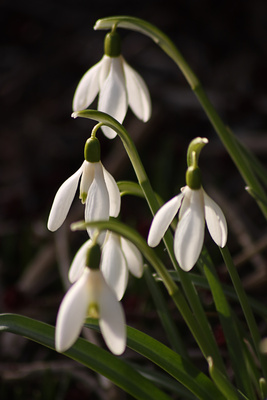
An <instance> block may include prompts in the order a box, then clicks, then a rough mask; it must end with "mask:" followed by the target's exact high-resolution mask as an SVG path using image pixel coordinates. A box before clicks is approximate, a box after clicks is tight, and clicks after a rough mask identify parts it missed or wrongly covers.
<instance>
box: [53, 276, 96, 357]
mask: <svg viewBox="0 0 267 400" xmlns="http://www.w3.org/2000/svg"><path fill="white" fill-rule="evenodd" d="M88 275H89V270H88V269H87V270H86V271H85V272H84V274H83V275H82V277H81V278H80V279H79V280H78V281H77V282H75V283H74V285H73V286H72V287H71V288H70V289H69V291H68V292H67V293H66V295H65V297H64V298H63V300H62V303H61V305H60V308H59V311H58V315H57V322H56V334H55V340H56V350H57V351H59V352H64V351H66V350H68V349H69V348H70V347H71V346H72V345H73V344H74V342H75V341H76V339H77V338H78V336H79V334H80V332H81V329H82V326H83V323H84V320H85V318H86V315H87V309H88V305H89V292H88V288H87V280H88Z"/></svg>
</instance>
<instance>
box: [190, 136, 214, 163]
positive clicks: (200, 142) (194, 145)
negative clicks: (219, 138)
mask: <svg viewBox="0 0 267 400" xmlns="http://www.w3.org/2000/svg"><path fill="white" fill-rule="evenodd" d="M207 143H209V141H208V139H207V138H201V137H197V138H195V139H193V140H192V141H191V142H190V143H189V146H188V150H187V165H188V167H190V166H192V164H193V163H194V162H198V158H199V154H200V152H201V150H202V149H203V147H204V146H205V145H206V144H207ZM193 153H196V160H193Z"/></svg>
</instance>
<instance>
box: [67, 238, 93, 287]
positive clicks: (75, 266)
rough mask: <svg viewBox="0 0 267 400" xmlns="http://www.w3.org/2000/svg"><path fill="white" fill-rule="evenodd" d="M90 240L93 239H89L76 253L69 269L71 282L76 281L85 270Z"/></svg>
mask: <svg viewBox="0 0 267 400" xmlns="http://www.w3.org/2000/svg"><path fill="white" fill-rule="evenodd" d="M90 242H91V239H89V240H87V241H86V242H85V243H84V244H83V245H82V247H80V249H79V250H78V251H77V253H76V254H75V257H74V259H73V261H72V263H71V266H70V269H69V281H70V282H71V283H73V282H76V281H77V280H78V279H79V278H80V276H81V275H82V273H83V271H84V268H85V263H86V253H87V249H88V246H89V244H90Z"/></svg>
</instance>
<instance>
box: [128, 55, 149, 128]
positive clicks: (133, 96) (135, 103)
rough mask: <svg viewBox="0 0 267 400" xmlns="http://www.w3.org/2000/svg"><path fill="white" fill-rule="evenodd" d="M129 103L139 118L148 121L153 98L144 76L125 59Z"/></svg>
mask: <svg viewBox="0 0 267 400" xmlns="http://www.w3.org/2000/svg"><path fill="white" fill-rule="evenodd" d="M123 68H124V73H125V80H126V89H127V94H128V103H129V106H130V107H131V109H132V111H133V112H134V114H135V115H136V116H137V118H139V119H141V120H142V121H144V122H146V121H148V120H149V118H150V116H151V99H150V95H149V91H148V88H147V86H146V84H145V81H144V80H143V78H142V77H141V76H140V75H139V74H138V73H137V72H136V71H135V70H134V69H133V68H132V67H130V65H129V64H128V63H127V62H126V61H125V60H123Z"/></svg>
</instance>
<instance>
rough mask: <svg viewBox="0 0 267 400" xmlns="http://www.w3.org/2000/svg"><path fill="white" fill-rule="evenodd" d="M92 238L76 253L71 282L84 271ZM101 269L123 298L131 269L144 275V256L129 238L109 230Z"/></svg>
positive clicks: (104, 245) (71, 268) (136, 274)
mask: <svg viewBox="0 0 267 400" xmlns="http://www.w3.org/2000/svg"><path fill="white" fill-rule="evenodd" d="M90 241H91V240H90V239H89V240H87V241H86V242H85V243H84V244H83V245H82V247H81V248H80V249H79V250H78V252H77V253H76V255H75V257H74V259H73V262H72V264H71V267H70V270H69V280H70V282H72V283H73V282H75V281H76V280H77V279H79V277H80V276H81V274H82V273H83V269H84V265H85V259H86V252H87V248H88V245H89V244H90ZM100 269H101V271H102V273H103V275H104V277H105V280H106V281H107V283H108V285H109V286H110V287H111V288H112V289H113V290H114V291H115V293H116V295H117V299H118V300H121V299H122V297H123V295H124V293H125V290H126V287H127V283H128V277H129V271H130V272H131V273H132V274H133V275H134V276H135V277H136V278H141V276H142V275H143V269H144V264H143V257H142V254H141V253H140V251H139V250H138V249H137V247H136V246H135V245H134V244H133V243H132V242H130V241H129V240H127V239H125V238H123V237H122V236H119V235H117V234H115V233H113V232H110V231H107V233H106V238H105V241H104V244H103V246H102V257H101V263H100Z"/></svg>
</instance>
